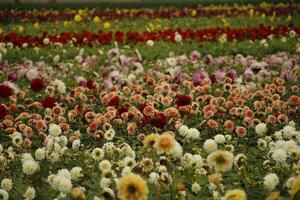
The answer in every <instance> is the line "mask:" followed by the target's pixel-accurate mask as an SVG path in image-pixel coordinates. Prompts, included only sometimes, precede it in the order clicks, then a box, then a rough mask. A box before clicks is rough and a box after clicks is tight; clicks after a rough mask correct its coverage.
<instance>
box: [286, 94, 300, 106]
mask: <svg viewBox="0 0 300 200" xmlns="http://www.w3.org/2000/svg"><path fill="white" fill-rule="evenodd" d="M289 103H290V104H291V105H292V106H299V105H300V97H298V96H295V95H293V96H291V97H290V98H289Z"/></svg>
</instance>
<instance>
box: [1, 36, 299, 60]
mask: <svg viewBox="0 0 300 200" xmlns="http://www.w3.org/2000/svg"><path fill="white" fill-rule="evenodd" d="M267 41H268V44H269V46H268V47H264V46H263V45H260V41H254V42H249V41H248V40H244V41H237V42H227V43H220V42H204V43H202V44H200V43H197V42H192V41H191V42H189V41H185V42H183V43H182V44H179V43H170V42H156V43H155V44H154V46H153V47H149V46H147V45H146V44H144V43H138V44H136V45H133V46H120V48H121V49H122V51H124V52H125V53H126V52H132V49H138V50H139V52H140V54H141V56H142V58H143V59H146V60H157V59H160V58H165V57H167V56H168V55H169V53H170V52H174V53H175V54H177V55H181V54H188V53H190V52H192V51H193V50H198V51H199V52H200V53H202V54H211V55H213V56H224V55H236V54H243V55H252V56H255V57H258V58H261V57H263V56H265V55H267V54H273V53H276V52H280V51H287V52H289V53H295V51H296V49H297V47H298V46H299V45H300V38H299V37H295V38H288V39H287V41H286V42H282V41H281V40H280V39H276V38H275V39H273V40H267ZM111 48H114V46H113V45H105V46H102V45H97V46H93V47H91V48H87V47H84V49H85V51H84V55H93V54H94V55H99V50H101V51H102V52H104V54H103V55H102V56H101V57H102V59H103V60H105V59H106V58H107V57H106V52H107V51H108V50H109V49H111ZM79 50H80V47H78V46H75V47H74V46H73V47H71V46H70V45H64V46H62V47H52V46H48V47H43V48H38V49H35V48H14V49H9V50H8V51H7V54H6V55H3V60H7V61H8V62H9V63H19V62H21V61H22V60H23V58H27V59H30V60H33V61H40V60H41V61H45V62H50V63H51V62H53V57H54V56H55V55H60V57H61V60H64V61H70V60H73V59H74V57H75V56H76V55H78V52H79Z"/></svg>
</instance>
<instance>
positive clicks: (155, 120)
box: [150, 112, 167, 129]
mask: <svg viewBox="0 0 300 200" xmlns="http://www.w3.org/2000/svg"><path fill="white" fill-rule="evenodd" d="M150 124H151V125H152V126H154V127H155V128H159V129H163V128H164V127H165V125H167V117H166V115H165V114H164V113H163V112H160V113H157V114H155V116H154V117H151V119H150Z"/></svg>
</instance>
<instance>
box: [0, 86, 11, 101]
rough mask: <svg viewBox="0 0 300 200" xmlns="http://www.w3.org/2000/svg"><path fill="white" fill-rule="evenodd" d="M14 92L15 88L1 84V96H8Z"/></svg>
mask: <svg viewBox="0 0 300 200" xmlns="http://www.w3.org/2000/svg"><path fill="white" fill-rule="evenodd" d="M12 94H13V89H12V88H10V87H9V86H7V85H4V84H0V97H3V98H8V97H9V96H11V95H12Z"/></svg>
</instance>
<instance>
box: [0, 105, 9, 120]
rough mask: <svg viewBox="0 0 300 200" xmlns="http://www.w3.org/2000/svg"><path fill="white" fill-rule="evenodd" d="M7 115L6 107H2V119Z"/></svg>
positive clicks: (0, 107) (0, 106)
mask: <svg viewBox="0 0 300 200" xmlns="http://www.w3.org/2000/svg"><path fill="white" fill-rule="evenodd" d="M6 115H8V110H7V109H6V108H5V106H4V105H0V119H1V118H4V117H5V116H6Z"/></svg>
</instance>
